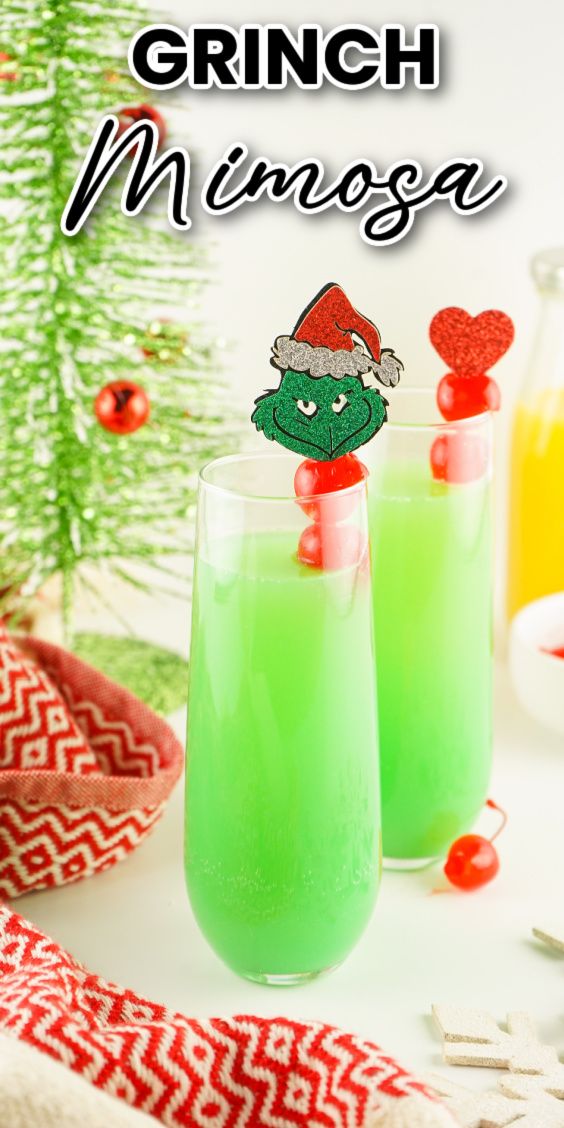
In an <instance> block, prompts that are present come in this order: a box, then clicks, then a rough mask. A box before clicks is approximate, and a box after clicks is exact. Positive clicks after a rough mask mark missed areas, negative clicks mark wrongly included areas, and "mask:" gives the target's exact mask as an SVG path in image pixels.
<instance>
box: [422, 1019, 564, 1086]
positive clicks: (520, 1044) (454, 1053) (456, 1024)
mask: <svg viewBox="0 0 564 1128" xmlns="http://www.w3.org/2000/svg"><path fill="white" fill-rule="evenodd" d="M433 1016H434V1018H435V1021H436V1022H437V1025H438V1027H439V1030H440V1032H441V1034H442V1036H443V1038H444V1048H443V1055H444V1060H445V1061H446V1062H448V1064H449V1065H482V1066H487V1067H489V1068H492V1069H509V1070H511V1071H513V1072H514V1073H540V1074H542V1073H545V1074H546V1073H548V1072H550V1071H551V1070H552V1069H553V1068H554V1066H555V1065H557V1064H558V1054H557V1053H556V1050H555V1049H554V1048H553V1047H552V1046H543V1045H542V1044H541V1043H540V1042H539V1040H538V1038H537V1035H536V1031H535V1027H534V1024H533V1021H532V1019H531V1018H530V1017H529V1015H527V1014H523V1013H521V1012H517V1011H516V1012H514V1013H512V1014H509V1015H508V1016H507V1031H505V1030H502V1029H501V1027H500V1026H498V1024H497V1022H496V1021H495V1019H494V1018H493V1017H492V1015H491V1014H488V1012H487V1011H481V1010H474V1009H471V1008H466V1007H449V1006H435V1007H433Z"/></svg>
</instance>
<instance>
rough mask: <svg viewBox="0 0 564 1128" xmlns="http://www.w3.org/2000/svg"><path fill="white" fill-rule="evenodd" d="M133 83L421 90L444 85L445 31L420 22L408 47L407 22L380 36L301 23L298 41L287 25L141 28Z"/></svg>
mask: <svg viewBox="0 0 564 1128" xmlns="http://www.w3.org/2000/svg"><path fill="white" fill-rule="evenodd" d="M128 61H129V68H130V70H131V73H132V74H133V76H134V78H136V79H137V81H138V82H141V83H142V84H143V86H148V87H149V88H150V89H151V90H170V89H172V87H174V86H180V85H181V83H183V82H186V83H188V85H189V86H191V88H192V89H193V90H209V89H210V88H211V87H212V86H215V87H219V89H221V90H234V89H242V90H283V89H284V88H285V87H286V86H287V84H288V82H289V81H291V82H293V83H295V84H296V86H299V87H300V89H301V90H317V89H319V87H320V86H322V85H323V83H324V82H325V81H327V82H330V83H332V84H333V86H339V87H340V88H341V89H344V90H351V89H352V90H363V89H365V88H366V87H367V86H373V85H374V84H375V83H379V84H380V85H381V86H382V87H383V88H384V89H385V90H401V89H402V87H403V86H405V82H406V77H407V76H408V75H412V77H413V81H414V83H415V86H416V87H417V88H418V89H419V90H432V89H434V88H435V87H436V86H438V84H439V31H438V28H437V27H436V25H435V24H418V25H417V27H416V28H415V30H414V32H413V37H412V41H411V42H408V36H407V34H406V30H405V28H404V27H403V25H402V24H385V25H384V27H382V28H381V30H380V32H376V31H374V30H373V29H372V28H370V27H366V26H365V25H364V24H344V25H342V26H341V27H336V28H334V29H333V30H332V31H330V32H329V33H328V34H327V35H325V34H324V32H323V28H322V27H320V25H319V24H302V26H301V27H300V28H298V32H297V35H296V36H294V35H293V34H292V32H291V31H289V30H288V28H287V27H285V26H284V24H265V25H261V24H244V25H243V26H242V27H240V28H233V27H229V26H228V25H227V24H193V25H192V27H191V28H190V29H189V31H188V32H184V31H182V29H181V28H179V27H174V26H173V25H172V24H152V25H151V26H150V27H145V28H142V29H141V31H139V32H138V33H137V35H136V36H135V37H134V39H133V40H132V42H131V46H130V48H129V56H128Z"/></svg>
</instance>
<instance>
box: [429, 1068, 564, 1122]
mask: <svg viewBox="0 0 564 1128" xmlns="http://www.w3.org/2000/svg"><path fill="white" fill-rule="evenodd" d="M425 1081H426V1083H427V1085H428V1086H429V1087H430V1088H431V1089H433V1091H434V1092H435V1093H436V1094H437V1096H439V1097H441V1098H442V1100H443V1101H444V1102H445V1104H446V1105H447V1106H448V1108H449V1109H450V1111H451V1112H452V1114H453V1116H454V1118H455V1120H456V1123H457V1124H458V1125H459V1128H509V1126H511V1128H513V1126H514V1128H564V1104H563V1103H562V1101H559V1100H557V1099H556V1098H555V1097H551V1096H549V1095H548V1094H546V1093H537V1094H536V1095H535V1096H534V1097H530V1098H528V1099H526V1100H519V1099H515V1098H511V1097H506V1096H504V1095H503V1093H500V1092H495V1090H493V1091H490V1092H487V1093H475V1092H473V1091H472V1090H471V1089H466V1088H465V1087H464V1086H463V1085H457V1084H455V1082H454V1081H450V1080H449V1079H447V1078H445V1077H436V1076H430V1077H426V1078H425Z"/></svg>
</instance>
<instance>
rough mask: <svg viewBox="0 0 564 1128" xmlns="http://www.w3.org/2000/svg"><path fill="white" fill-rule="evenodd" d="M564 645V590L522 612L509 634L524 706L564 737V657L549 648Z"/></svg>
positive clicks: (517, 686) (516, 683) (517, 688)
mask: <svg viewBox="0 0 564 1128" xmlns="http://www.w3.org/2000/svg"><path fill="white" fill-rule="evenodd" d="M562 646H564V592H558V594H557V595H547V596H545V597H544V599H536V600H535V602H534V603H528V604H527V606H526V607H523V608H522V609H521V611H518V612H517V614H516V616H515V618H514V619H513V620H512V623H511V627H510V633H509V669H510V671H511V678H512V680H513V686H514V689H515V692H516V694H517V697H518V698H519V701H520V702H521V704H522V706H523V708H524V709H526V710H527V712H528V713H530V714H531V716H532V717H534V718H535V720H537V721H540V723H541V725H546V726H547V728H550V729H553V730H554V731H555V732H559V733H561V734H562V735H563V736H564V658H557V657H555V656H554V655H553V654H547V653H546V650H547V649H548V650H550V649H556V648H557V647H558V648H560V647H562Z"/></svg>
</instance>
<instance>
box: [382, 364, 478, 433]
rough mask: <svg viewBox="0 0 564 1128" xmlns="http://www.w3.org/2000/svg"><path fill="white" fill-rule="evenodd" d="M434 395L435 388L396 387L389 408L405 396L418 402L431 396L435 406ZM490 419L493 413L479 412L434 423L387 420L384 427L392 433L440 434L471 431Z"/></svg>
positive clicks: (435, 392) (435, 393) (438, 420)
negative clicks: (438, 432)
mask: <svg viewBox="0 0 564 1128" xmlns="http://www.w3.org/2000/svg"><path fill="white" fill-rule="evenodd" d="M463 378H464V377H461V379H463ZM436 395H437V389H436V388H406V387H403V388H402V387H398V388H394V389H393V391H392V392H391V397H392V398H391V399H390V402H389V406H390V407H393V402H394V399H397V398H407V396H414V397H415V398H416V399H420V400H424V399H429V397H430V396H432V397H433V402H434V403H435V404H436ZM492 418H493V412H492V411H487V410H486V411H479V412H478V413H477V415H465V416H464V417H463V418H462V419H437V420H435V422H434V423H433V422H427V423H402V422H400V421H399V420H395V419H387V420H386V422H385V423H384V427H385V429H386V430H387V431H388V430H389V431H394V432H398V431H417V432H421V431H431V432H435V431H441V432H444V431H448V430H449V429H450V430H452V429H454V428H455V429H457V430H459V429H462V430H466V429H468V430H471V429H472V427H475V426H477V425H478V424H482V423H485V422H486V421H487V422H488V423H490V422H491V420H492Z"/></svg>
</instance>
